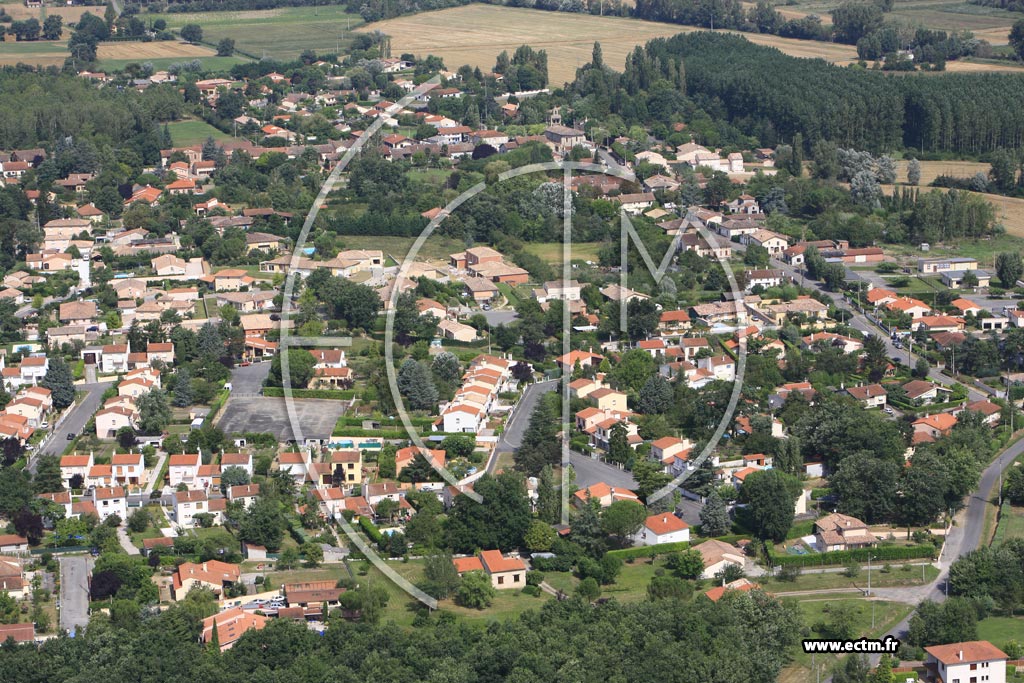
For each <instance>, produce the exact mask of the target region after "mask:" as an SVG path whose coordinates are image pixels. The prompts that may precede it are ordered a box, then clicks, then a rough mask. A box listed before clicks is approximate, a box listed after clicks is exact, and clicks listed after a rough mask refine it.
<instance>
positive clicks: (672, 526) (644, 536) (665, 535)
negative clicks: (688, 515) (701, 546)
mask: <svg viewBox="0 0 1024 683" xmlns="http://www.w3.org/2000/svg"><path fill="white" fill-rule="evenodd" d="M634 540H635V541H636V544H637V545H658V544H659V543H683V542H689V540H690V525H689V524H687V523H686V522H684V521H683V520H681V519H679V518H678V517H676V516H675V515H673V514H671V513H668V512H664V513H662V514H660V515H651V516H650V517H648V518H647V519H646V520H644V525H643V526H642V527H640V531H638V532H637V533H636V536H635V538H634Z"/></svg>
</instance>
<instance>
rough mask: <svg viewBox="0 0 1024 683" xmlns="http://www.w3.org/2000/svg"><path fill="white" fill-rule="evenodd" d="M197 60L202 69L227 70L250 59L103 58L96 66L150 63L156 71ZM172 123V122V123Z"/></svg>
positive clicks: (110, 67)
mask: <svg viewBox="0 0 1024 683" xmlns="http://www.w3.org/2000/svg"><path fill="white" fill-rule="evenodd" d="M193 60H198V61H199V62H201V63H202V65H203V67H202V68H203V71H228V70H229V69H230V68H231V67H233V66H234V65H235V64H245V63H246V62H250V61H252V60H251V59H249V58H248V57H238V56H234V57H216V56H210V57H158V58H155V59H103V60H100V61H99V62H97V64H98V68H99V69H101V70H103V71H120V70H121V69H124V68H125V67H126V66H128V65H129V64H152V65H153V68H154V69H155V70H157V71H160V70H161V69H166V68H167V67H169V66H170V65H171V64H181V63H182V62H191V61H193ZM172 125H173V124H172Z"/></svg>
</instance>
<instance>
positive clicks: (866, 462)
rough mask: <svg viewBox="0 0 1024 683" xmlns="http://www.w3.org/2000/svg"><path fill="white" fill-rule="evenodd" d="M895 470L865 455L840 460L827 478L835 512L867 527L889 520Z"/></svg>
mask: <svg viewBox="0 0 1024 683" xmlns="http://www.w3.org/2000/svg"><path fill="white" fill-rule="evenodd" d="M899 470H900V468H899V466H898V465H897V464H896V463H895V462H893V461H891V460H883V459H881V458H878V457H875V456H874V455H872V454H871V453H868V452H866V451H860V452H857V453H853V454H851V455H849V456H847V457H846V458H844V459H843V461H842V463H840V464H839V467H838V469H837V470H836V471H835V473H834V474H833V475H832V476H831V477H830V478H829V484H830V487H831V489H832V493H833V494H835V495H836V496H837V497H838V498H839V510H840V511H841V512H843V513H844V514H848V515H851V516H853V517H856V518H858V519H862V520H864V521H865V522H868V523H869V524H874V523H876V522H882V521H888V520H891V519H892V518H893V517H894V515H895V512H896V496H897V481H898V477H899Z"/></svg>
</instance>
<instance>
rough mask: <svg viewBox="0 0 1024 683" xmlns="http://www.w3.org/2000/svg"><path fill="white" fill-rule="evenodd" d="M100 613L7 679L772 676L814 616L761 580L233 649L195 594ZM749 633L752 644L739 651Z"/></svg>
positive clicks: (270, 630) (300, 681)
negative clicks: (210, 634)
mask: <svg viewBox="0 0 1024 683" xmlns="http://www.w3.org/2000/svg"><path fill="white" fill-rule="evenodd" d="M349 592H350V593H353V594H354V595H355V594H359V593H362V592H364V591H362V590H356V591H349ZM346 595H347V594H346ZM200 614H202V613H200ZM202 616H205V614H202ZM93 622H94V623H93V624H92V625H90V627H89V629H88V631H87V632H86V633H85V634H84V635H81V634H80V635H79V637H77V638H74V639H68V638H60V639H56V640H52V641H49V642H47V643H46V644H44V645H42V646H40V647H39V648H36V647H35V646H33V645H24V646H18V647H11V648H7V647H5V648H3V649H2V650H0V679H2V680H4V681H9V682H10V683H29V682H34V681H57V680H61V681H78V682H80V683H91V682H93V681H96V682H101V681H102V682H106V681H115V680H132V681H139V683H150V682H152V683H156V682H159V683H176V682H177V681H196V680H216V681H221V682H222V683H242V682H243V681H244V682H246V683H248V682H250V681H271V680H279V681H289V683H311V682H313V681H324V680H331V681H338V682H339V683H356V682H357V681H371V680H373V681H385V680H395V681H397V680H403V681H409V680H433V681H441V680H454V681H472V680H486V681H509V682H517V683H518V682H524V681H538V680H546V681H554V680H590V679H592V678H593V679H595V680H607V681H611V682H615V683H620V682H625V681H631V680H659V681H666V682H676V681H678V682H679V683H683V682H689V681H695V680H702V679H703V678H704V677H705V676H706V675H707V672H708V671H714V672H715V680H718V681H722V682H723V683H770V682H771V681H774V680H775V677H776V676H777V675H778V672H779V669H780V667H781V666H782V664H783V663H784V661H785V658H786V654H785V653H786V652H787V651H789V650H790V648H791V646H792V645H793V644H794V643H795V642H796V639H797V638H798V635H799V623H800V620H799V616H798V614H797V613H796V611H795V608H794V607H792V606H785V605H782V604H781V603H779V602H778V601H777V600H775V599H774V598H771V597H769V596H767V595H766V594H764V593H762V592H760V591H756V592H753V593H745V594H739V593H737V594H735V595H729V596H726V598H725V599H723V600H721V601H720V602H719V603H717V604H715V603H712V602H710V601H708V600H698V601H695V602H692V603H682V602H679V601H677V600H672V599H665V600H659V601H657V602H650V603H642V604H636V605H619V604H616V603H614V602H612V603H610V604H606V605H601V606H598V607H592V606H590V605H587V604H585V603H583V602H582V601H579V600H568V601H565V602H557V601H551V602H549V603H548V604H546V605H545V606H544V607H543V608H542V609H540V610H539V611H530V612H527V613H526V614H524V615H522V616H521V617H519V618H518V619H516V620H512V621H509V622H506V623H494V624H492V625H490V626H489V627H488V628H481V627H479V626H469V625H466V624H464V623H458V622H454V621H453V620H448V619H441V620H440V623H436V624H435V625H430V626H426V627H424V628H420V629H415V630H413V631H409V632H404V633H398V632H396V630H395V627H394V626H393V625H391V624H382V625H381V626H379V627H377V626H372V625H369V624H350V623H346V622H345V621H344V620H342V619H340V618H336V617H335V616H334V615H332V618H331V624H330V628H329V629H328V630H327V632H326V633H325V634H324V635H323V636H320V635H318V634H316V633H314V632H313V631H310V630H309V629H307V628H306V627H305V625H303V624H294V623H289V622H287V621H285V620H274V621H272V622H271V623H270V624H268V626H267V627H266V628H265V629H264V630H262V631H251V632H249V633H246V634H245V635H244V636H243V637H242V639H241V640H240V641H239V642H238V643H237V644H236V645H235V646H234V647H233V648H231V649H230V650H228V651H227V652H225V653H223V654H221V655H219V656H217V655H204V654H203V652H202V649H203V646H202V645H200V644H199V643H197V642H196V641H197V635H198V633H199V621H198V615H196V614H195V613H194V612H190V611H187V609H186V606H185V605H176V606H173V607H171V608H170V609H169V610H168V611H166V612H164V613H162V614H159V615H158V616H146V617H141V616H139V614H138V613H136V614H135V615H134V618H133V619H130V620H128V623H127V624H123V625H121V624H119V625H117V626H115V625H113V624H110V623H109V622H108V620H107V619H105V618H103V617H102V616H96V617H94V619H93ZM737 643H743V646H744V650H745V655H746V656H743V657H737V656H735V655H736V649H735V648H736V644H737ZM428 672H434V674H431V673H428ZM435 674H436V675H435Z"/></svg>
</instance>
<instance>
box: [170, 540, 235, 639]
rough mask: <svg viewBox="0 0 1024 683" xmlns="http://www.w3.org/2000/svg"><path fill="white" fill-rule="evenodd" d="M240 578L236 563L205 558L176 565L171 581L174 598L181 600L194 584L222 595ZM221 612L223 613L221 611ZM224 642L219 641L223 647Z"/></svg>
mask: <svg viewBox="0 0 1024 683" xmlns="http://www.w3.org/2000/svg"><path fill="white" fill-rule="evenodd" d="M240 580H241V569H240V568H239V566H238V565H237V564H229V563H227V562H221V561H220V560H207V561H206V562H203V563H200V564H196V563H194V562H183V563H181V564H179V565H178V570H177V571H176V572H175V573H174V577H173V581H172V593H173V595H174V599H175V600H182V599H184V597H185V596H186V595H188V592H189V591H190V590H192V589H193V588H194V587H196V586H201V587H203V588H209V589H210V590H211V591H213V593H214V594H215V595H218V596H219V595H222V594H223V592H224V588H226V587H227V586H230V585H233V584H236V583H238V582H239V581H240ZM222 614H223V613H222ZM223 645H224V643H221V646H222V647H223Z"/></svg>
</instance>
